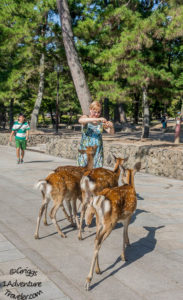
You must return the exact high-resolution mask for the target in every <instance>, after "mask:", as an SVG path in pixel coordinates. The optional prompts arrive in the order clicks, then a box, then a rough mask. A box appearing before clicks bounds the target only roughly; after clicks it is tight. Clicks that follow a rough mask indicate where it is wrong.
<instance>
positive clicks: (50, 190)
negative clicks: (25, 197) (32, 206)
mask: <svg viewBox="0 0 183 300" xmlns="http://www.w3.org/2000/svg"><path fill="white" fill-rule="evenodd" d="M81 151H82V153H85V152H86V153H87V155H88V165H87V166H86V167H83V170H82V172H81V169H80V167H79V171H78V172H77V171H76V168H77V167H74V166H68V170H67V167H63V169H62V168H60V170H59V171H58V172H55V173H51V174H50V175H48V176H47V178H46V179H45V180H40V181H39V182H38V183H37V185H36V186H35V187H36V188H39V189H40V190H41V192H42V195H43V201H42V205H41V208H40V211H39V216H38V219H37V227H36V232H35V238H36V239H37V238H39V226H40V221H41V217H42V214H43V212H44V210H45V220H44V224H46V223H47V221H46V212H47V207H48V203H49V201H50V200H53V202H54V205H53V208H52V210H51V212H50V217H51V219H52V221H53V223H54V224H55V225H56V227H57V230H58V233H59V234H60V235H61V236H62V237H65V235H64V234H63V233H62V231H61V229H60V228H59V226H58V224H57V222H56V212H57V210H58V208H59V207H60V206H62V209H63V211H64V213H65V215H66V217H67V218H68V220H69V216H68V214H67V212H66V210H65V208H64V205H63V200H65V201H66V202H69V203H70V201H72V204H73V211H74V217H75V220H76V224H77V227H78V228H79V221H78V217H77V209H76V201H77V198H78V199H80V200H81V188H80V180H81V176H82V174H83V172H84V171H86V169H87V167H88V166H89V167H91V166H92V164H93V157H94V154H95V152H96V147H87V149H86V150H81ZM69 167H70V168H69ZM72 168H73V169H72ZM69 208H70V209H69V211H70V220H69V221H71V224H72V225H74V224H73V220H72V213H71V206H69Z"/></svg>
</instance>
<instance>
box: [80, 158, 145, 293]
mask: <svg viewBox="0 0 183 300" xmlns="http://www.w3.org/2000/svg"><path fill="white" fill-rule="evenodd" d="M140 167H141V164H140V163H137V164H136V165H135V166H134V169H127V170H125V173H126V181H127V183H128V184H125V185H124V186H120V187H114V188H106V189H104V190H103V191H101V192H100V193H98V195H97V196H95V195H94V194H93V190H94V183H93V181H92V179H91V177H90V176H88V177H85V192H86V194H87V197H88V198H89V199H92V200H90V206H92V207H94V209H95V212H96V223H97V231H96V238H95V249H94V254H93V258H92V263H91V267H90V271H89V274H88V276H87V278H86V283H85V288H86V290H89V287H90V283H91V280H92V277H93V271H94V267H95V264H96V273H97V274H100V267H99V261H98V253H99V250H100V248H101V245H102V243H103V241H104V240H105V239H106V238H107V237H108V236H109V235H110V233H111V232H112V230H113V229H114V227H115V225H116V223H117V222H118V221H122V223H123V225H124V230H123V248H122V253H121V259H122V260H123V261H125V248H126V246H127V245H129V238H128V225H129V222H130V219H131V216H132V214H133V213H134V211H135V210H136V205H137V197H136V192H135V186H134V175H135V173H136V172H137V171H139V170H140Z"/></svg>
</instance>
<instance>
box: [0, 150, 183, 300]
mask: <svg viewBox="0 0 183 300" xmlns="http://www.w3.org/2000/svg"><path fill="white" fill-rule="evenodd" d="M68 163H70V164H73V163H74V162H73V161H69V160H66V159H61V158H58V157H52V156H48V155H44V154H41V153H35V152H28V151H27V152H26V157H25V163H24V164H23V165H16V158H15V149H14V148H7V147H3V146H0V169H1V173H0V282H1V287H0V300H4V299H5V300H8V299H12V298H11V295H18V294H20V295H21V294H22V295H31V297H33V296H32V295H34V298H35V299H39V300H61V299H73V300H84V299H85V300H87V299H89V300H92V299H95V300H99V299H105V300H121V299H124V300H132V299H135V300H142V299H144V300H164V299H166V300H172V299H176V300H179V299H183V233H182V232H183V197H182V188H183V182H182V181H178V180H171V179H167V178H162V177H155V176H152V175H148V174H143V173H138V174H136V177H135V184H136V191H137V193H138V205H137V210H136V213H135V215H134V216H133V218H132V222H131V224H130V227H129V236H130V241H131V247H128V248H127V251H126V256H127V259H128V261H127V262H125V263H124V262H122V261H121V260H120V257H119V256H120V253H121V248H122V228H121V225H120V224H119V225H118V226H117V228H116V229H115V230H113V232H112V234H111V235H110V236H109V238H108V239H107V240H106V241H105V243H104V244H103V246H102V248H101V251H100V255H99V258H100V266H101V270H102V271H103V273H102V274H101V275H96V274H94V278H93V281H92V285H91V290H90V291H89V292H86V291H85V290H84V288H83V286H84V282H85V277H86V276H87V274H88V272H89V267H90V262H91V256H92V253H93V244H94V233H95V227H94V226H93V227H91V228H89V229H87V230H86V231H85V233H84V240H83V241H78V240H77V232H76V230H73V229H72V228H71V227H70V225H69V224H68V221H67V220H65V218H64V216H63V214H62V211H61V210H59V212H58V216H57V218H58V220H60V222H59V224H60V226H61V227H62V229H63V231H64V232H65V233H67V239H62V238H61V237H59V236H58V234H57V233H56V230H55V227H54V225H52V224H51V222H50V220H49V224H50V226H44V225H43V223H41V226H40V237H41V239H39V240H35V239H34V231H35V227H36V219H37V215H38V211H39V208H40V204H41V194H40V192H39V191H36V190H34V189H33V185H34V183H35V182H36V181H37V180H38V179H42V178H44V177H45V176H46V175H47V174H48V173H49V172H50V171H51V170H53V169H54V168H55V167H56V166H58V165H61V164H68ZM18 268H19V269H18ZM11 269H13V270H14V271H10V270H11ZM15 270H16V272H20V271H21V270H22V272H23V273H22V274H10V273H13V272H15ZM25 270H27V272H26V271H25ZM28 270H29V271H28ZM31 272H32V273H31ZM30 274H32V277H30ZM16 279H17V281H16ZM29 281H30V283H29V284H33V283H35V285H36V284H37V286H36V287H30V286H24V287H20V286H18V287H17V283H20V282H23V283H25V282H29ZM13 283H14V284H15V285H16V286H11V284H12V285H13ZM23 283H22V285H23ZM4 284H6V285H8V284H9V285H8V286H4V287H3V285H4ZM7 290H9V292H7ZM12 297H13V296H12ZM17 299H23V297H22V298H20V297H19V298H17ZM27 299H30V298H28V296H27Z"/></svg>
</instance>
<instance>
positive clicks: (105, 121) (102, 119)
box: [98, 117, 107, 124]
mask: <svg viewBox="0 0 183 300" xmlns="http://www.w3.org/2000/svg"><path fill="white" fill-rule="evenodd" d="M98 121H99V122H102V123H105V124H106V123H107V120H106V119H105V118H103V117H101V118H98Z"/></svg>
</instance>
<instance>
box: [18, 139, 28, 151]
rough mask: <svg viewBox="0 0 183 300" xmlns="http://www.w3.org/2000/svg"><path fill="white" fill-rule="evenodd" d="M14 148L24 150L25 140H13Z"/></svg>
mask: <svg viewBox="0 0 183 300" xmlns="http://www.w3.org/2000/svg"><path fill="white" fill-rule="evenodd" d="M15 144H16V148H20V149H22V150H25V149H26V145H27V141H26V140H15Z"/></svg>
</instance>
